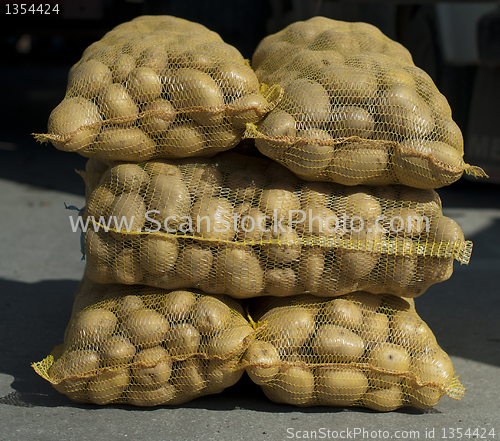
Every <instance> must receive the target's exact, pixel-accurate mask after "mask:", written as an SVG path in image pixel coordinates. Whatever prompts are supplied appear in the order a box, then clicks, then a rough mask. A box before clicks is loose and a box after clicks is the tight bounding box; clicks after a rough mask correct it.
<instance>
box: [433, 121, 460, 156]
mask: <svg viewBox="0 0 500 441" xmlns="http://www.w3.org/2000/svg"><path fill="white" fill-rule="evenodd" d="M431 136H432V137H433V138H434V139H435V140H436V141H438V142H443V143H445V144H448V145H449V146H451V147H453V148H454V149H455V151H456V152H457V153H459V154H460V155H463V154H464V137H463V135H462V131H461V130H460V127H458V125H457V123H456V122H455V121H453V120H452V119H451V116H450V117H437V116H436V125H435V127H434V132H433V133H432V135H431Z"/></svg>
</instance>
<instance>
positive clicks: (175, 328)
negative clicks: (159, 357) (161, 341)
mask: <svg viewBox="0 0 500 441" xmlns="http://www.w3.org/2000/svg"><path fill="white" fill-rule="evenodd" d="M200 341H201V336H200V333H199V332H198V330H197V329H196V328H195V327H194V326H193V325H191V324H189V323H177V324H175V325H172V326H171V327H170V331H168V333H167V336H166V337H165V346H166V347H167V349H168V352H169V353H170V355H172V356H173V357H181V358H188V357H189V356H191V355H193V354H196V353H197V352H198V348H199V346H200Z"/></svg>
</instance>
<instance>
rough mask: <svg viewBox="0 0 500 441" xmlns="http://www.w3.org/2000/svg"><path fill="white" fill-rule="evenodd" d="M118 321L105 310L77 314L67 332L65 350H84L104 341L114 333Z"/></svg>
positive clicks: (91, 310)
mask: <svg viewBox="0 0 500 441" xmlns="http://www.w3.org/2000/svg"><path fill="white" fill-rule="evenodd" d="M117 323H118V319H117V318H116V315H114V314H113V313H112V312H111V311H108V310H106V309H100V308H99V309H89V310H86V311H83V312H82V313H80V314H78V315H77V316H76V317H75V318H74V319H73V320H72V321H71V324H70V326H69V328H68V331H67V340H66V341H65V345H66V347H67V348H70V347H74V348H79V349H84V348H86V347H87V346H89V347H90V346H91V345H93V344H94V343H98V342H103V341H106V340H107V339H108V338H109V337H110V336H111V334H113V332H114V331H115V328H116V325H117Z"/></svg>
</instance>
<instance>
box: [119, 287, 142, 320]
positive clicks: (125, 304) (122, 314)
mask: <svg viewBox="0 0 500 441" xmlns="http://www.w3.org/2000/svg"><path fill="white" fill-rule="evenodd" d="M120 290H121V291H122V292H123V289H122V287H120ZM122 296H123V294H122ZM143 308H144V302H143V301H142V298H140V297H139V296H135V295H126V296H123V297H122V299H121V300H120V302H118V304H117V305H116V308H115V312H116V316H117V317H118V319H119V320H120V322H123V321H124V320H125V319H126V317H127V316H128V315H129V314H130V313H132V312H134V311H138V310H140V309H143Z"/></svg>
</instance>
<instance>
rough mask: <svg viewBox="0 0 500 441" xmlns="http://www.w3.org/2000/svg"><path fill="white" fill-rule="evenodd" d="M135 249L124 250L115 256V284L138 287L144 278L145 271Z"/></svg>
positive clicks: (113, 268)
mask: <svg viewBox="0 0 500 441" xmlns="http://www.w3.org/2000/svg"><path fill="white" fill-rule="evenodd" d="M138 257H139V256H138V255H137V253H136V251H135V250H134V249H133V248H123V249H122V250H121V251H119V252H118V253H117V254H116V256H115V261H114V264H113V267H112V270H113V276H114V282H116V283H121V284H123V285H137V284H139V283H140V282H141V280H142V278H143V276H144V270H143V269H142V267H141V264H140V262H139V260H138Z"/></svg>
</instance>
